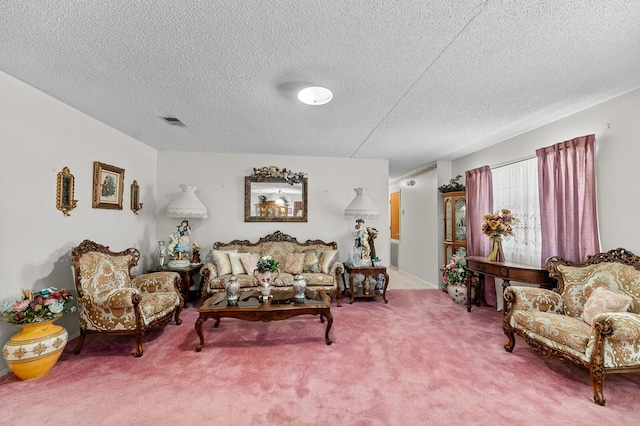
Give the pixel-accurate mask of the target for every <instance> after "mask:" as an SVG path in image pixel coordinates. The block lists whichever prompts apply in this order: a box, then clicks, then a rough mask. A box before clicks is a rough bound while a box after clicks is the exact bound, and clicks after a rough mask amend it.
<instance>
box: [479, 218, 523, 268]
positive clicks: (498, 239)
mask: <svg viewBox="0 0 640 426" xmlns="http://www.w3.org/2000/svg"><path fill="white" fill-rule="evenodd" d="M515 221H516V220H515V217H514V216H513V215H512V214H511V211H510V210H508V209H502V210H500V211H499V212H498V213H488V214H485V215H484V217H483V218H482V232H483V233H484V235H486V236H487V237H489V238H490V239H491V242H492V244H493V245H492V247H491V253H490V254H489V257H488V259H489V260H492V261H495V262H504V252H503V251H502V238H508V237H510V236H511V235H513V225H514V224H515Z"/></svg>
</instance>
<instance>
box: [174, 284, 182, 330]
mask: <svg viewBox="0 0 640 426" xmlns="http://www.w3.org/2000/svg"><path fill="white" fill-rule="evenodd" d="M178 295H179V296H178V297H180V305H179V306H178V308H177V309H176V313H175V315H174V319H175V321H176V324H178V325H180V324H182V319H181V318H180V314H181V313H182V308H183V307H184V299H183V298H182V295H181V294H180V293H179V292H178Z"/></svg>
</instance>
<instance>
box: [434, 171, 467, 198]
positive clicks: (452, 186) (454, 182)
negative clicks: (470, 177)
mask: <svg viewBox="0 0 640 426" xmlns="http://www.w3.org/2000/svg"><path fill="white" fill-rule="evenodd" d="M461 178H462V175H458V176H456V177H454V178H453V179H450V180H449V183H445V184H444V185H442V186H439V187H438V191H440V192H441V193H443V194H445V193H447V192H456V191H464V190H465V187H464V185H463V184H461V183H460V179H461Z"/></svg>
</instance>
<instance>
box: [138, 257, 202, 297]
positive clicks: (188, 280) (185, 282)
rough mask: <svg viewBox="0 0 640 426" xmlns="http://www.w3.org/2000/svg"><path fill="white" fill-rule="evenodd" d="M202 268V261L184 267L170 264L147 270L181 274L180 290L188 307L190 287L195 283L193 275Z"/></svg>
mask: <svg viewBox="0 0 640 426" xmlns="http://www.w3.org/2000/svg"><path fill="white" fill-rule="evenodd" d="M200 269H202V263H199V264H197V265H189V266H186V267H184V268H170V267H169V266H159V267H157V268H155V269H150V270H149V271H147V272H177V273H178V274H180V292H181V293H182V297H183V298H184V307H185V308H186V307H187V302H188V300H189V289H190V288H191V286H192V285H193V277H194V276H195V275H197V274H198V273H200Z"/></svg>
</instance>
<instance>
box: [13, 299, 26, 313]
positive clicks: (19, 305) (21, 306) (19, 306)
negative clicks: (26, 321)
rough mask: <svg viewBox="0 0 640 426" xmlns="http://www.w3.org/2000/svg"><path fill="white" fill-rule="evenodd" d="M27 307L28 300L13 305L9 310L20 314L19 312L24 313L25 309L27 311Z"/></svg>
mask: <svg viewBox="0 0 640 426" xmlns="http://www.w3.org/2000/svg"><path fill="white" fill-rule="evenodd" d="M28 306H29V301H28V300H20V301H19V302H17V303H16V304H15V305H13V308H11V310H12V311H13V312H21V311H24V310H25V309H27V307H28Z"/></svg>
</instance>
